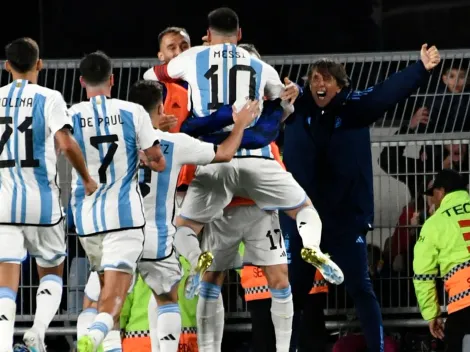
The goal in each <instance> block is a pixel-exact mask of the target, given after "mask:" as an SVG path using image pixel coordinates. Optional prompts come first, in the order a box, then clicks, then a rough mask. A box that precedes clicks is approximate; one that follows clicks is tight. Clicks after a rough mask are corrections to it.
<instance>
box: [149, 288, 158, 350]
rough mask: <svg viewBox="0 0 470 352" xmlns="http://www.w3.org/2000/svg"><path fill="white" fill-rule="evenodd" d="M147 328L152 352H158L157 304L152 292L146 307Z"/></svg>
mask: <svg viewBox="0 0 470 352" xmlns="http://www.w3.org/2000/svg"><path fill="white" fill-rule="evenodd" d="M147 315H148V321H149V330H150V343H151V346H152V352H160V342H159V340H158V324H157V323H158V304H157V299H156V298H155V296H154V295H153V294H152V295H151V297H150V300H149V305H148V309H147Z"/></svg>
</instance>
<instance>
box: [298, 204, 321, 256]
mask: <svg viewBox="0 0 470 352" xmlns="http://www.w3.org/2000/svg"><path fill="white" fill-rule="evenodd" d="M295 221H296V222H297V229H298V230H299V234H300V237H301V238H302V243H303V246H304V247H307V248H319V247H320V241H321V230H322V223H321V220H320V216H319V215H318V213H317V211H316V210H315V208H314V207H312V206H308V207H304V208H302V209H301V210H300V211H299V212H298V213H297V216H296V217H295Z"/></svg>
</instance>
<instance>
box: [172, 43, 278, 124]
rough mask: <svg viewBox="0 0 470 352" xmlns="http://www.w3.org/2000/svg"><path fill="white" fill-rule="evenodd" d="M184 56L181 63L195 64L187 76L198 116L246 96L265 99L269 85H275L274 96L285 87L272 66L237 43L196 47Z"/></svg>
mask: <svg viewBox="0 0 470 352" xmlns="http://www.w3.org/2000/svg"><path fill="white" fill-rule="evenodd" d="M181 56H182V57H183V60H182V62H183V61H191V62H192V65H191V66H193V67H190V69H189V70H186V75H185V77H184V79H185V80H186V81H188V83H189V86H190V94H191V101H192V109H193V114H194V115H195V116H208V115H210V114H211V113H212V112H214V111H216V110H217V109H218V108H220V107H221V106H223V105H227V104H230V105H231V104H234V103H235V102H239V101H242V102H244V101H246V99H251V100H262V99H263V97H264V96H265V95H266V94H265V93H266V88H271V89H272V88H274V87H275V88H276V89H275V90H276V92H272V95H279V94H280V92H281V89H282V87H283V85H282V82H281V81H280V79H279V75H278V73H277V72H276V70H275V69H274V68H273V67H272V66H270V65H268V64H266V63H265V62H263V61H261V60H259V59H258V58H256V57H255V56H252V55H250V53H249V52H248V51H246V50H245V49H243V48H240V47H238V46H236V45H234V44H216V45H210V46H199V47H194V48H191V49H189V50H187V51H185V52H184V53H183V54H181ZM184 57H186V58H187V59H184ZM171 65H172V62H170V64H169V66H171ZM194 66H195V68H194ZM168 70H169V71H170V70H171V68H170V67H169V68H168ZM267 86H269V87H267ZM269 93H270V92H268V95H270V94H269ZM268 98H269V99H271V98H275V97H268Z"/></svg>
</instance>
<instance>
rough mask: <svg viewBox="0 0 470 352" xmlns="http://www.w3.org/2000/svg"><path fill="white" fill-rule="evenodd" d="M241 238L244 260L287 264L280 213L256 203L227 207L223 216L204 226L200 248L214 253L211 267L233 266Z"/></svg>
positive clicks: (246, 261)
mask: <svg viewBox="0 0 470 352" xmlns="http://www.w3.org/2000/svg"><path fill="white" fill-rule="evenodd" d="M241 242H244V244H245V253H244V256H243V263H244V264H252V265H256V266H271V265H278V264H287V254H286V251H285V246H284V239H283V237H282V234H281V227H280V225H279V214H278V213H277V212H276V211H264V210H261V209H260V208H258V207H257V206H256V205H249V206H235V207H228V208H226V209H225V210H224V216H223V218H222V219H219V220H216V221H214V222H212V223H210V224H207V225H205V226H204V232H203V235H202V244H201V248H202V249H203V250H204V251H210V252H211V253H212V254H213V255H214V261H213V262H212V265H211V267H210V268H209V271H223V270H226V269H232V268H234V267H233V265H234V263H236V262H237V256H238V253H239V252H238V250H239V246H240V243H241Z"/></svg>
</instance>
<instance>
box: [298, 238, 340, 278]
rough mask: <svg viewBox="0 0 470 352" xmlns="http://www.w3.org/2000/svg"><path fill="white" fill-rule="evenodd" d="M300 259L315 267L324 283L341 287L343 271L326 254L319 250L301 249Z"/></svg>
mask: <svg viewBox="0 0 470 352" xmlns="http://www.w3.org/2000/svg"><path fill="white" fill-rule="evenodd" d="M300 255H301V256H302V259H303V260H305V261H306V262H307V263H309V264H312V265H313V266H314V267H316V268H317V269H318V270H319V271H320V272H321V274H322V275H323V277H324V278H325V280H326V281H328V282H331V283H332V284H335V285H341V284H342V283H343V281H344V274H343V271H342V270H341V269H340V268H339V266H338V265H336V263H335V262H333V261H332V260H331V259H330V256H329V255H328V254H324V253H322V251H321V250H320V248H318V247H317V248H306V247H304V248H302V251H301V252H300Z"/></svg>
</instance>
